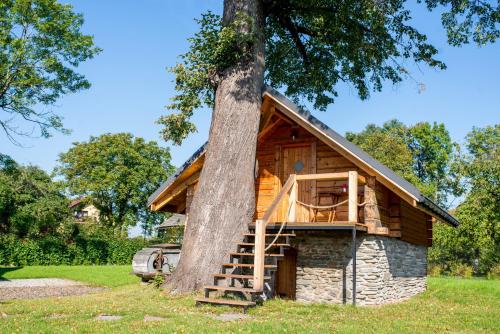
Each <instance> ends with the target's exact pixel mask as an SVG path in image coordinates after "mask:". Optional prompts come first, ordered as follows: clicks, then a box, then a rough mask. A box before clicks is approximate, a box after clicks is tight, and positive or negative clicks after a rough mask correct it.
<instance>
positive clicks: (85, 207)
mask: <svg viewBox="0 0 500 334" xmlns="http://www.w3.org/2000/svg"><path fill="white" fill-rule="evenodd" d="M69 207H70V209H72V210H73V217H74V219H75V221H76V222H77V223H88V222H98V221H99V213H100V212H99V209H97V208H96V207H95V206H93V205H92V204H88V203H87V202H86V201H85V198H79V199H75V200H74V201H72V202H71V203H70V204H69Z"/></svg>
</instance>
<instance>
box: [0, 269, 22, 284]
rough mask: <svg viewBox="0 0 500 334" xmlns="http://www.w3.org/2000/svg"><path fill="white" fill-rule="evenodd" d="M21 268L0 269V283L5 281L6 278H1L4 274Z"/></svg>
mask: <svg viewBox="0 0 500 334" xmlns="http://www.w3.org/2000/svg"><path fill="white" fill-rule="evenodd" d="M21 268H22V267H0V281H5V280H7V279H6V278H4V277H3V276H4V275H5V274H6V273H8V272H10V271H14V270H19V269H21Z"/></svg>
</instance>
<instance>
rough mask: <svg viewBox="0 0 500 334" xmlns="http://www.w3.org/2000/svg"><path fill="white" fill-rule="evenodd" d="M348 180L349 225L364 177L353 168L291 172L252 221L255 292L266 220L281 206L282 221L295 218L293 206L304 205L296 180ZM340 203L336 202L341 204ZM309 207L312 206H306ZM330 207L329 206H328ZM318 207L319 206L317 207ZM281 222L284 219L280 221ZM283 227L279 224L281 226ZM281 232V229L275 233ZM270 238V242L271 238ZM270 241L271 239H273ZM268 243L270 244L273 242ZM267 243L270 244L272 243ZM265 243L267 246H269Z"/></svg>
mask: <svg viewBox="0 0 500 334" xmlns="http://www.w3.org/2000/svg"><path fill="white" fill-rule="evenodd" d="M341 180H348V188H347V190H348V198H347V206H348V215H347V216H348V222H349V223H352V224H357V223H358V206H359V203H358V183H365V178H364V177H363V176H361V175H359V174H358V172H357V171H349V172H343V173H325V174H301V175H296V174H291V175H290V177H289V178H288V180H287V181H286V183H285V185H284V186H283V188H281V190H280V192H279V193H278V195H277V196H276V198H275V199H274V200H273V202H272V203H271V205H270V206H269V208H268V209H267V211H266V213H265V214H264V216H263V218H262V219H261V220H257V221H256V222H255V250H254V252H255V254H254V274H253V276H254V277H253V288H254V289H255V290H258V291H262V290H263V289H264V259H265V252H266V228H267V225H268V224H269V223H270V221H271V219H272V217H273V215H275V213H276V212H277V210H278V208H280V207H283V206H285V205H286V206H285V207H286V210H285V218H286V219H285V221H286V222H295V221H296V208H297V205H298V204H299V203H300V204H304V203H301V202H299V201H298V182H301V181H341ZM343 203H344V202H342V203H337V205H339V204H343ZM310 207H312V205H310ZM332 207H333V205H332ZM320 208H321V207H320ZM282 224H284V222H282ZM282 227H283V226H282ZM280 233H281V229H280V231H279V232H278V235H279V234H280ZM276 239H277V237H276V238H275V240H276ZM275 240H274V241H275ZM274 241H273V242H274ZM273 242H272V243H273ZM272 243H271V245H272ZM271 245H268V248H269V247H270V246H271Z"/></svg>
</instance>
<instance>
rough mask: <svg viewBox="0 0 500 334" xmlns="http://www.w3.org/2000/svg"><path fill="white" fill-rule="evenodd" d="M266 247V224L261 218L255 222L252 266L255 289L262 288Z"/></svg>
mask: <svg viewBox="0 0 500 334" xmlns="http://www.w3.org/2000/svg"><path fill="white" fill-rule="evenodd" d="M265 248H266V224H265V222H264V221H262V220H257V221H256V222H255V248H254V267H253V282H252V283H253V288H254V289H255V290H257V291H263V290H264V268H265V255H264V254H265Z"/></svg>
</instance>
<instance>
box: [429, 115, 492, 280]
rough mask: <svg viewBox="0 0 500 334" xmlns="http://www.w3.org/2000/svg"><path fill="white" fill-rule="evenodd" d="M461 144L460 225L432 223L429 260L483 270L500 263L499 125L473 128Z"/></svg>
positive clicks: (480, 271) (484, 271) (456, 210)
mask: <svg viewBox="0 0 500 334" xmlns="http://www.w3.org/2000/svg"><path fill="white" fill-rule="evenodd" d="M465 147H466V149H467V152H466V153H465V154H464V156H463V157H462V159H461V160H460V163H459V166H458V170H459V171H460V173H461V174H462V175H463V176H464V177H465V185H466V188H467V193H466V196H465V199H464V201H463V202H462V203H461V204H460V205H459V206H458V207H457V208H456V209H455V211H454V214H455V215H456V216H457V218H458V219H459V220H460V226H459V227H458V228H457V229H454V228H450V227H448V226H444V225H437V226H435V230H434V235H435V236H434V245H435V246H434V247H433V248H432V249H431V250H430V253H429V260H430V261H431V263H438V264H446V265H448V266H449V264H450V263H451V264H452V263H465V264H468V265H473V266H474V267H476V271H477V272H479V273H486V272H488V270H490V269H491V268H492V267H493V266H494V265H495V264H498V263H499V262H500V194H499V193H498V189H499V186H500V125H498V124H496V125H494V126H487V127H485V128H475V129H473V130H472V131H471V132H470V133H469V134H468V135H467V137H466V145H465Z"/></svg>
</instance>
